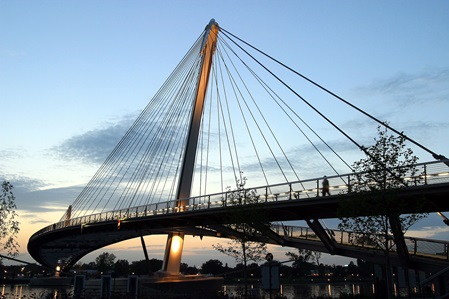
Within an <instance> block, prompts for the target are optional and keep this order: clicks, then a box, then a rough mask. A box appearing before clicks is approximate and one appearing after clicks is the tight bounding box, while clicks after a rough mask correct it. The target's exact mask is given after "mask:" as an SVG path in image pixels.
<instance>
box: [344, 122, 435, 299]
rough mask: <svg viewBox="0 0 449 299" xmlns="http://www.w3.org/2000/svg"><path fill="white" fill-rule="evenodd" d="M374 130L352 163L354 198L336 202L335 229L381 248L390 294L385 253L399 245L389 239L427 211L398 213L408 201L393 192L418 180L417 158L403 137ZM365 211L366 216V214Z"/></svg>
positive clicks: (403, 231) (400, 232)
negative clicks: (374, 134) (371, 141)
mask: <svg viewBox="0 0 449 299" xmlns="http://www.w3.org/2000/svg"><path fill="white" fill-rule="evenodd" d="M377 131H378V136H377V138H375V139H374V140H375V144H374V145H372V146H370V147H367V148H363V151H364V152H365V154H366V158H364V159H361V160H359V161H357V162H355V163H354V164H353V170H354V172H355V179H354V180H352V181H351V182H350V183H349V188H350V190H351V193H353V194H355V195H354V196H355V199H354V200H346V201H342V202H340V207H339V211H338V213H339V218H340V220H341V223H340V224H339V229H340V230H349V231H352V232H353V233H352V241H353V242H354V243H356V244H358V245H368V246H374V247H376V248H378V249H380V250H382V251H383V253H384V254H385V257H386V270H387V273H386V278H387V287H389V288H390V291H389V292H388V293H389V296H391V287H392V284H391V281H389V280H390V279H391V269H390V260H389V253H390V251H391V249H392V248H393V246H396V247H397V248H399V247H400V246H402V244H398V243H395V242H392V241H393V238H392V236H395V237H396V238H395V239H396V240H403V235H404V234H405V232H406V231H407V230H408V229H409V228H410V227H411V226H412V225H413V224H415V223H416V222H417V221H419V220H420V219H422V218H424V217H426V216H427V214H419V213H414V214H408V215H401V212H400V211H401V210H402V208H403V206H404V205H410V203H409V202H404V201H399V200H398V198H397V196H396V195H397V191H399V190H400V189H401V188H404V187H408V186H410V185H411V184H417V183H419V181H420V178H421V174H420V173H418V169H417V167H416V162H417V160H418V158H417V157H416V156H414V155H413V151H412V150H411V149H410V148H406V145H405V137H404V136H402V135H399V136H394V135H389V134H388V130H387V128H384V129H382V127H381V126H379V127H378V128H377ZM406 178H407V179H406ZM367 211H369V214H370V215H366V214H368V213H367ZM361 215H362V216H361ZM389 298H390V297H389Z"/></svg>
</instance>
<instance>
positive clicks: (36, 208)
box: [14, 180, 83, 221]
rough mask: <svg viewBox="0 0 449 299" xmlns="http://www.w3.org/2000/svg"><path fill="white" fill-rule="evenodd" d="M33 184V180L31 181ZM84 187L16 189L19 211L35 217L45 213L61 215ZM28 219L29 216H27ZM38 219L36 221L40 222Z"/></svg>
mask: <svg viewBox="0 0 449 299" xmlns="http://www.w3.org/2000/svg"><path fill="white" fill-rule="evenodd" d="M30 182H33V180H30ZM82 189H83V187H82V186H72V187H65V188H54V189H45V190H30V189H28V188H26V187H17V188H16V187H15V188H14V195H15V197H16V205H17V209H19V210H22V211H25V212H30V213H32V214H33V215H39V213H45V212H58V213H60V214H61V215H62V214H63V213H64V212H65V210H66V209H67V207H68V206H69V205H70V204H71V203H72V202H73V201H74V200H75V198H76V197H77V196H78V194H80V193H81V191H82ZM27 217H28V216H27ZM38 219H39V218H38V217H36V218H35V220H34V221H40V220H38Z"/></svg>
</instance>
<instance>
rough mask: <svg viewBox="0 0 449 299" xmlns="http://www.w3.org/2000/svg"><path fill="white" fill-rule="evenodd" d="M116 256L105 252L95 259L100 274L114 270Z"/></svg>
mask: <svg viewBox="0 0 449 299" xmlns="http://www.w3.org/2000/svg"><path fill="white" fill-rule="evenodd" d="M114 261H115V254H113V253H109V252H103V253H102V254H100V255H99V256H97V258H96V259H95V264H96V267H97V271H98V272H100V273H107V272H109V271H111V270H112V269H113V268H114Z"/></svg>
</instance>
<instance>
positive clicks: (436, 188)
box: [28, 162, 449, 266]
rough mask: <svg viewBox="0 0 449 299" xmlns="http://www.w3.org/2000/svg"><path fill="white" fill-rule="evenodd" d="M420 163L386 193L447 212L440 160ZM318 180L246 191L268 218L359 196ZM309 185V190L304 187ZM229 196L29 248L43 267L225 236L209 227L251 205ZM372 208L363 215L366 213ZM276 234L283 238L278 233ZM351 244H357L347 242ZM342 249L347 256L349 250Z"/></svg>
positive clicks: (296, 215)
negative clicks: (135, 246) (117, 247)
mask: <svg viewBox="0 0 449 299" xmlns="http://www.w3.org/2000/svg"><path fill="white" fill-rule="evenodd" d="M420 165H421V167H422V168H423V180H422V184H420V185H416V186H412V187H407V188H401V189H400V190H399V192H398V190H393V191H391V190H390V191H391V192H395V193H396V197H397V199H398V200H402V201H407V202H410V203H412V202H422V201H423V200H425V202H426V204H425V205H421V206H420V208H419V209H420V210H419V211H417V210H413V209H414V207H416V206H417V205H413V204H410V205H406V206H404V207H403V210H402V212H403V213H404V214H406V213H414V212H419V213H423V212H443V211H449V201H448V200H447V198H448V195H449V172H448V171H447V170H448V167H447V166H446V165H445V164H443V163H441V162H431V163H424V164H420ZM344 178H345V179H346V181H348V180H350V179H351V174H349V175H344V176H336V177H329V180H330V181H331V182H337V181H340V182H341V181H342V180H343V179H344ZM319 182H320V179H312V180H306V181H301V182H293V183H287V184H279V185H273V186H263V187H257V188H251V189H249V190H248V192H250V191H251V192H256V194H258V195H259V197H258V203H257V206H258V207H259V208H261V209H262V210H263V211H264V213H265V214H266V216H267V220H268V221H270V222H276V221H288V220H308V219H326V218H338V216H339V215H337V210H338V207H339V201H340V200H343V199H345V200H346V199H351V200H357V194H353V193H350V192H349V191H348V188H347V186H346V185H344V184H332V189H331V192H332V193H331V194H332V196H327V197H319V196H318V195H319V188H318V187H319ZM312 185H313V186H314V187H313V188H304V187H307V186H312ZM312 195H314V196H312ZM227 196H228V193H219V194H211V195H206V196H199V197H193V198H191V199H190V201H189V204H188V205H185V206H182V207H176V206H175V204H176V202H175V201H168V202H163V203H158V204H154V205H149V206H139V207H133V208H129V209H125V210H119V211H111V212H105V213H97V214H92V215H89V216H83V217H78V218H73V219H67V220H66V221H61V222H59V223H55V224H53V225H50V226H47V227H45V228H44V229H42V230H40V231H38V232H36V233H35V234H34V235H33V236H32V237H31V238H30V240H29V243H28V251H29V252H30V254H31V255H32V256H33V258H35V259H36V260H37V261H38V262H39V263H41V264H44V265H47V266H54V265H56V263H57V261H58V260H61V259H62V260H65V261H66V263H67V264H68V265H71V264H74V263H75V262H76V261H77V260H78V259H80V258H81V257H82V256H84V255H86V254H87V253H89V252H91V251H93V250H96V249H99V248H101V247H104V246H107V245H110V244H113V243H116V242H119V241H123V240H127V239H131V238H135V237H138V236H140V235H151V234H167V233H172V232H180V231H182V232H185V233H186V234H194V235H205V236H217V235H219V234H220V235H221V236H222V237H225V236H226V234H221V232H220V231H219V230H216V229H210V227H214V226H215V227H218V228H220V227H223V224H226V222H225V219H227V218H228V217H226V215H227V214H229V213H232V211H234V210H237V209H238V210H241V209H253V208H254V204H248V203H245V202H242V203H238V204H237V205H235V204H234V203H232V202H231V201H229V200H228V197H227ZM370 212H371V211H366V212H365V213H366V214H367V215H368V214H369V213H370ZM336 234H337V233H336ZM279 236H280V237H282V238H284V236H282V235H281V234H279ZM309 241H310V240H309ZM287 244H288V242H287ZM293 245H294V244H293ZM343 245H346V244H345V243H344V242H343V240H342V242H340V246H343ZM295 246H296V245H295ZM350 247H357V246H355V245H354V244H351V246H350ZM357 250H358V251H360V249H357ZM340 252H341V253H344V254H347V255H349V254H350V253H349V251H344V250H341V251H340ZM441 252H443V251H441ZM444 252H446V251H444ZM416 255H418V254H417V253H416V254H415V256H416ZM349 256H351V255H349ZM446 256H447V255H446ZM432 258H435V257H432Z"/></svg>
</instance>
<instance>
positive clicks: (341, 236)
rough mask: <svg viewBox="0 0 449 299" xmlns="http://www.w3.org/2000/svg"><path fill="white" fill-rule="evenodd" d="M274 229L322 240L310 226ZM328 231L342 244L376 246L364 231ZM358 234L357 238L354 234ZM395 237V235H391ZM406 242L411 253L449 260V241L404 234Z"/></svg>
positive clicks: (304, 238)
mask: <svg viewBox="0 0 449 299" xmlns="http://www.w3.org/2000/svg"><path fill="white" fill-rule="evenodd" d="M272 229H274V230H275V232H276V233H277V234H279V235H280V236H282V237H288V238H292V239H302V240H309V241H320V239H319V237H318V236H317V235H316V234H315V232H314V231H313V230H312V229H311V228H310V227H302V226H287V225H279V224H274V225H273V226H272ZM327 231H328V233H329V234H330V235H332V236H333V239H334V240H335V241H336V242H337V243H338V244H340V245H344V246H351V247H357V248H366V249H373V248H374V246H373V245H370V244H366V242H365V241H366V240H368V238H364V235H369V234H363V233H358V232H357V233H356V232H352V231H341V230H335V229H327ZM355 235H357V236H358V237H357V238H354V236H355ZM391 239H393V236H391ZM404 240H405V244H406V246H407V249H408V251H409V254H411V255H413V256H421V257H427V258H435V259H438V260H444V261H449V252H448V250H449V241H444V240H433V239H424V238H415V237H407V236H404ZM390 251H392V252H396V246H393V247H392V248H391V249H390ZM448 271H449V269H448Z"/></svg>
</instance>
